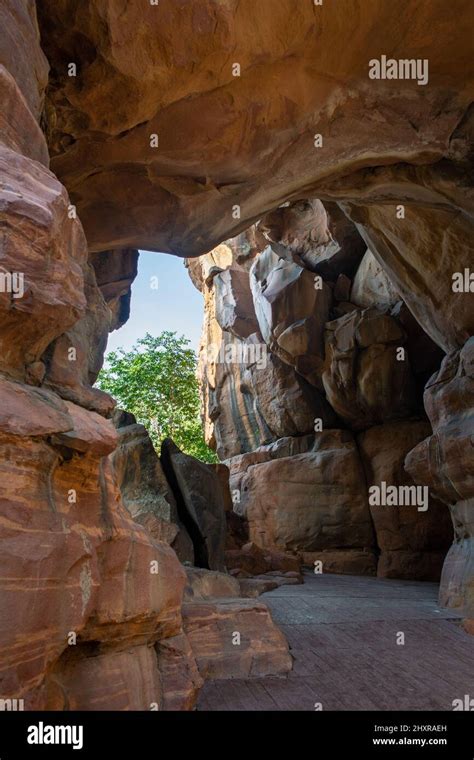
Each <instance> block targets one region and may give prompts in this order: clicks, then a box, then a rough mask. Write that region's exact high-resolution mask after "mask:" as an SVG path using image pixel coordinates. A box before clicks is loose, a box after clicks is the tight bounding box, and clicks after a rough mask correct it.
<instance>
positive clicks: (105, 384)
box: [97, 331, 218, 462]
mask: <svg viewBox="0 0 474 760" xmlns="http://www.w3.org/2000/svg"><path fill="white" fill-rule="evenodd" d="M196 362H197V360H196V354H195V353H194V351H193V350H192V349H191V348H189V340H187V339H186V338H185V337H184V336H182V337H180V338H178V337H177V335H176V333H173V332H168V331H165V332H162V333H161V335H158V336H157V337H153V336H152V335H150V334H149V333H147V334H146V335H145V337H144V338H140V339H139V340H138V341H137V342H136V344H135V345H134V346H133V348H132V350H131V351H124V350H123V349H122V348H119V349H118V351H112V352H110V353H109V354H108V355H107V356H106V360H105V365H104V368H103V369H102V370H101V372H100V374H99V377H98V379H97V385H98V386H99V388H101V389H102V390H103V391H107V393H110V394H111V396H113V397H114V398H115V399H117V401H118V404H119V406H120V407H121V408H123V409H126V410H127V411H128V412H132V414H134V415H135V417H136V419H137V421H138V422H140V423H141V424H142V425H145V427H146V428H147V430H148V432H149V434H150V437H151V439H152V441H153V444H154V445H155V447H156V448H157V449H158V450H159V448H160V445H161V442H162V440H163V439H164V438H172V439H173V441H174V442H175V443H176V444H177V445H178V446H179V447H180V448H181V449H182V450H183V451H184V452H186V454H191V455H192V456H195V457H198V458H199V459H202V460H204V461H205V462H217V461H218V459H217V457H216V454H215V453H214V452H213V451H212V450H211V449H210V448H209V447H208V446H207V445H206V443H205V441H204V434H203V428H202V423H201V419H200V414H199V408H200V399H199V386H198V381H197V377H196Z"/></svg>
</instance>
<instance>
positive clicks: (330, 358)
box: [323, 309, 417, 430]
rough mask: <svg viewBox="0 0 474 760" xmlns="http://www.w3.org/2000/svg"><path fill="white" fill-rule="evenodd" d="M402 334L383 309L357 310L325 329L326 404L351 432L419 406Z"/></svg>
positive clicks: (397, 324)
mask: <svg viewBox="0 0 474 760" xmlns="http://www.w3.org/2000/svg"><path fill="white" fill-rule="evenodd" d="M405 343H406V334H405V331H404V330H403V328H402V327H401V325H400V324H399V323H398V322H397V321H396V320H395V319H394V318H393V317H391V316H390V314H389V313H387V311H383V310H378V309H366V310H364V311H359V310H357V309H356V310H355V311H352V312H350V313H349V314H346V315H345V316H344V317H341V318H340V319H337V320H334V321H333V322H329V323H328V324H327V325H326V369H325V371H324V374H323V384H324V388H325V390H326V393H327V397H328V400H329V402H330V404H331V406H332V407H333V408H334V410H335V411H336V412H337V413H338V414H339V416H340V417H342V419H343V420H344V422H345V423H346V424H347V425H349V426H350V427H351V428H353V429H354V430H360V429H361V428H367V427H370V426H371V425H375V424H377V423H382V422H384V421H385V420H389V419H393V418H401V417H406V416H409V415H410V413H412V412H413V411H414V410H415V409H416V406H417V400H416V398H415V381H414V376H413V373H412V371H411V367H410V361H409V357H408V354H407V350H406V349H405V348H404V346H405Z"/></svg>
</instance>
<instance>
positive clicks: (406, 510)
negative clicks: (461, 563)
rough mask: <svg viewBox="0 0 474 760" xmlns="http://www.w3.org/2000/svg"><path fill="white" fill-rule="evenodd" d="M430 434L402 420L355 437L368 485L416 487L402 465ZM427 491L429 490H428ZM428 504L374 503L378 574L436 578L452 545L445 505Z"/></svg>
mask: <svg viewBox="0 0 474 760" xmlns="http://www.w3.org/2000/svg"><path fill="white" fill-rule="evenodd" d="M430 432H431V430H430V426H429V424H428V423H427V422H425V421H412V420H406V421H405V420H404V421H401V422H392V423H386V424H385V425H377V426H375V427H372V428H370V429H369V430H366V431H365V432H364V433H361V434H360V435H359V436H358V438H357V443H358V446H359V450H360V452H361V455H362V460H363V462H364V465H365V468H366V475H367V485H368V487H369V489H370V487H371V486H378V487H380V486H381V483H382V482H385V483H388V484H390V485H393V486H396V487H404V486H408V487H410V488H411V487H413V485H414V484H413V480H412V479H411V478H410V476H409V475H408V473H407V472H406V470H405V468H404V461H405V457H406V455H407V454H408V452H409V451H410V450H411V449H412V448H414V446H416V445H417V443H419V442H420V441H421V440H422V439H423V438H424V437H425V436H426V435H429V434H430ZM427 490H428V489H427ZM426 499H427V500H426V504H421V503H420V505H419V506H417V505H416V504H413V505H407V506H389V505H384V504H371V502H370V500H369V506H370V513H371V516H372V520H373V522H374V528H375V532H376V534H377V545H378V547H379V548H380V551H381V554H380V557H379V561H378V566H377V574H378V575H379V576H380V577H384V578H407V579H409V578H418V579H419V580H438V579H439V577H440V573H441V567H442V565H443V561H444V558H445V556H446V552H447V550H448V548H449V545H450V543H451V525H450V518H449V513H448V510H447V509H446V507H445V506H444V505H443V504H441V503H440V502H439V501H437V500H436V499H433V498H429V499H428V494H427V493H426Z"/></svg>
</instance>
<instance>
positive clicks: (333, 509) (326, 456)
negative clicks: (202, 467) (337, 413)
mask: <svg viewBox="0 0 474 760" xmlns="http://www.w3.org/2000/svg"><path fill="white" fill-rule="evenodd" d="M241 488H242V497H241V510H242V512H243V514H245V515H246V517H247V520H248V523H249V533H250V538H251V540H252V541H254V542H255V543H257V544H258V545H259V546H261V547H264V548H266V549H278V550H280V551H292V552H311V551H317V550H321V549H332V550H336V549H353V548H359V549H362V548H367V549H370V548H371V547H372V546H373V543H374V536H373V530H372V524H371V519H370V514H369V509H368V504H367V494H366V486H365V476H364V471H363V468H362V464H361V462H360V458H359V454H358V451H357V447H356V445H355V441H354V439H353V437H352V435H351V434H350V433H349V432H347V431H340V430H326V431H324V432H322V433H319V434H317V435H316V436H315V438H314V444H313V447H312V448H311V450H309V451H308V452H307V453H304V454H297V455H295V456H289V457H283V458H278V459H273V460H271V459H270V460H269V461H267V462H261V463H259V464H255V465H250V466H249V467H248V469H247V472H246V474H245V476H244V477H243V478H242V481H241Z"/></svg>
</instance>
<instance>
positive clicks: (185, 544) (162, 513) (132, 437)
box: [112, 411, 194, 563]
mask: <svg viewBox="0 0 474 760" xmlns="http://www.w3.org/2000/svg"><path fill="white" fill-rule="evenodd" d="M114 420H115V425H116V427H117V432H118V446H117V448H116V450H115V451H114V453H113V455H112V464H113V467H114V471H115V477H116V479H117V485H118V487H119V489H120V493H121V495H122V500H123V503H124V506H125V507H126V508H127V509H128V511H129V512H130V514H131V515H132V517H133V519H134V520H136V522H138V523H140V524H141V525H143V527H144V528H146V530H147V531H148V533H149V534H150V535H151V536H152V537H153V538H154V539H155V540H157V541H165V542H166V543H167V544H169V545H170V546H172V547H173V549H174V550H175V552H176V554H177V555H178V557H179V559H180V560H181V561H182V562H191V563H192V562H194V549H193V544H192V541H191V539H190V537H189V534H188V532H187V530H186V528H185V527H184V525H183V523H182V522H181V520H180V518H179V515H178V508H177V505H176V499H175V497H174V495H173V492H172V490H171V487H170V485H169V483H168V481H167V480H166V476H165V474H164V472H163V467H162V465H161V462H160V458H159V456H158V454H157V453H156V451H155V448H154V446H153V443H152V441H151V438H150V436H149V435H148V432H147V430H146V429H145V427H144V426H143V425H138V424H137V423H136V420H135V417H134V416H133V415H132V414H129V413H123V412H120V411H119V412H116V414H115V418H114Z"/></svg>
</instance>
